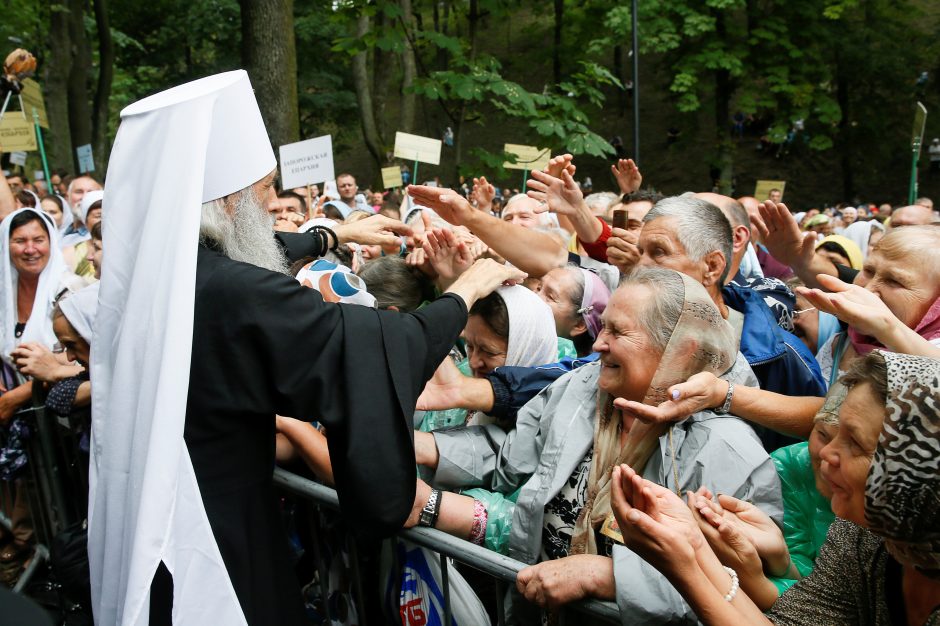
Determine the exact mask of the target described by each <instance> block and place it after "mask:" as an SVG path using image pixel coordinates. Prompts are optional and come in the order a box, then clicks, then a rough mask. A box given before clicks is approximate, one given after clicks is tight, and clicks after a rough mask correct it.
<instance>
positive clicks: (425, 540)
mask: <svg viewBox="0 0 940 626" xmlns="http://www.w3.org/2000/svg"><path fill="white" fill-rule="evenodd" d="M274 484H275V485H276V486H278V487H281V488H283V489H286V490H287V491H290V492H292V493H295V494H297V495H301V496H305V497H308V498H310V499H312V500H314V501H315V502H318V503H319V504H322V505H325V506H328V507H330V508H332V509H335V510H339V497H338V496H337V495H336V491H334V490H333V489H331V488H330V487H326V486H324V485H321V484H319V483H315V482H313V481H312V480H308V479H306V478H303V477H302V476H298V475H297V474H293V473H291V472H288V471H286V470H283V469H281V468H276V469H275V470H274ZM398 536H399V537H401V538H403V539H407V540H408V541H411V542H412V543H416V544H418V545H420V546H422V547H425V548H428V549H430V550H433V551H435V552H439V553H441V554H442V555H446V556H449V557H451V558H453V559H455V560H457V561H460V562H461V563H465V564H467V565H469V566H470V567H473V568H474V569H477V570H479V571H481V572H483V573H484V574H489V575H490V576H493V577H495V578H497V579H500V580H503V581H506V582H507V583H509V584H513V585H514V584H515V581H516V574H518V573H519V571H520V570H521V569H523V568H524V567H527V566H526V564H525V563H522V562H520V561H516V560H515V559H511V558H509V557H507V556H504V555H502V554H498V553H496V552H493V551H492V550H487V549H486V548H484V547H482V546H477V545H474V544H472V543H469V542H467V541H464V540H463V539H458V538H457V537H454V536H453V535H449V534H447V533H445V532H441V531H439V530H435V529H433V528H421V527H416V528H407V529H403V530H401V531H400V532H399V533H398ZM497 598H500V595H499V594H497ZM501 605H502V601H501V599H500V600H499V601H498V606H499V607H500V615H502V610H501V609H502V607H501ZM570 608H572V609H575V610H578V611H580V612H583V613H588V614H590V615H593V616H595V617H600V618H603V619H605V620H608V621H612V622H616V623H619V622H620V609H619V608H618V607H617V605H616V604H615V603H613V602H604V601H601V600H596V599H587V600H582V601H580V602H577V603H574V604H572V605H571V606H570Z"/></svg>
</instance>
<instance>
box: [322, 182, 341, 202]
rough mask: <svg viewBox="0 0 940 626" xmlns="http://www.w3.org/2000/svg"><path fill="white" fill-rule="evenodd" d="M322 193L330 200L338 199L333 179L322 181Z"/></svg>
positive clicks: (337, 191)
mask: <svg viewBox="0 0 940 626" xmlns="http://www.w3.org/2000/svg"><path fill="white" fill-rule="evenodd" d="M323 195H324V196H326V197H327V198H329V199H330V200H339V190H338V189H337V188H336V181H335V180H328V181H326V183H324V185H323Z"/></svg>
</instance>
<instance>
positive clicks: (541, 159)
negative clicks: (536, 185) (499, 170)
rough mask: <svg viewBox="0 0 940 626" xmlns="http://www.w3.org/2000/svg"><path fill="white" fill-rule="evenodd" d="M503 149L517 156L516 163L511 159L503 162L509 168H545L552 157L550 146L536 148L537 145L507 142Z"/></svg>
mask: <svg viewBox="0 0 940 626" xmlns="http://www.w3.org/2000/svg"><path fill="white" fill-rule="evenodd" d="M503 151H505V152H507V153H508V154H511V155H513V156H514V157H516V162H515V163H510V162H509V161H507V162H505V163H503V167H505V168H506V169H509V170H529V171H530V172H531V171H532V170H544V169H545V168H546V167H548V162H549V160H550V159H551V158H552V151H551V149H550V148H536V147H535V146H522V145H519V144H514V143H507V144H506V145H505V146H503Z"/></svg>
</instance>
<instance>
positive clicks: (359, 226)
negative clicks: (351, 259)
mask: <svg viewBox="0 0 940 626" xmlns="http://www.w3.org/2000/svg"><path fill="white" fill-rule="evenodd" d="M333 231H334V232H335V233H336V236H337V237H338V238H339V243H349V242H355V243H358V244H360V245H365V246H370V245H377V246H382V247H383V248H386V247H387V248H389V249H394V250H395V251H397V250H399V248H400V246H401V236H402V235H406V236H407V235H411V234H412V231H411V227H410V226H408V225H407V224H405V223H404V222H400V221H398V220H393V219H390V218H388V217H385V216H384V215H372V216H370V217H367V218H365V219H361V220H359V221H357V222H353V223H352V224H339V225H337V226H336V227H335V228H333Z"/></svg>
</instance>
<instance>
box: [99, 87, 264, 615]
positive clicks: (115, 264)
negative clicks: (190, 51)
mask: <svg viewBox="0 0 940 626" xmlns="http://www.w3.org/2000/svg"><path fill="white" fill-rule="evenodd" d="M275 165H276V161H275V159H274V153H273V151H272V150H271V145H270V143H269V140H268V138H267V134H266V132H265V129H264V123H263V122H262V119H261V114H260V112H259V110H258V105H257V103H256V102H255V98H254V94H253V92H252V90H251V85H250V83H249V81H248V75H247V74H246V73H245V72H244V71H236V72H228V73H225V74H219V75H216V76H211V77H209V78H205V79H202V80H198V81H195V82H192V83H188V84H185V85H182V86H180V87H176V88H174V89H170V90H168V91H165V92H162V93H159V94H156V95H154V96H151V97H149V98H146V99H144V100H141V101H140V102H137V103H135V104H132V105H131V106H129V107H127V108H126V109H124V111H122V113H121V126H120V128H119V130H118V134H117V138H116V139H115V142H114V147H113V149H112V152H111V159H110V166H109V168H108V215H107V218H106V219H105V220H104V222H103V228H104V233H103V235H104V236H103V239H104V240H105V241H107V242H108V252H107V254H106V255H104V265H103V268H102V276H101V292H100V300H99V307H98V318H97V324H96V329H95V336H94V341H93V343H92V354H91V377H92V380H94V386H93V391H92V394H93V398H92V401H93V416H94V422H93V425H92V461H91V467H90V478H91V485H90V493H89V514H88V523H89V529H88V556H89V562H90V567H91V586H92V604H93V607H94V613H95V622H96V623H98V624H103V625H108V626H111V625H114V624H121V625H138V624H146V623H147V622H148V619H149V614H148V609H149V597H150V584H151V581H152V579H153V576H154V573H155V571H156V569H157V567H158V565H159V563H160V561H163V562H164V563H165V564H166V566H167V568H168V569H169V570H170V573H171V574H172V576H173V583H174V587H173V622H174V623H178V624H225V625H226V626H228V625H229V624H245V617H244V614H243V612H242V610H241V607H240V605H239V603H238V599H237V597H236V596H235V591H234V589H233V587H232V583H231V581H230V580H229V577H228V573H227V571H226V569H225V565H224V563H223V561H222V557H221V554H220V552H219V548H218V546H217V545H216V543H215V539H214V538H213V535H212V529H211V528H210V526H209V520H208V518H207V516H206V512H205V509H204V507H203V504H202V499H201V497H200V493H199V487H198V485H197V483H196V477H195V473H194V470H193V466H192V462H191V461H190V458H189V453H188V451H187V449H186V446H185V444H184V441H183V426H184V421H185V415H186V398H187V391H188V388H189V369H190V358H191V351H192V341H193V308H194V300H195V280H196V257H197V246H198V237H199V220H200V207H201V204H202V203H203V202H205V201H208V200H212V199H216V198H221V197H223V196H225V195H228V194H230V193H233V192H235V191H238V190H240V189H243V188H245V187H248V186H250V185H251V184H253V183H255V182H257V181H258V180H260V179H262V178H264V177H265V176H266V175H267V174H268V173H270V172H271V170H273V169H274V167H275Z"/></svg>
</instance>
